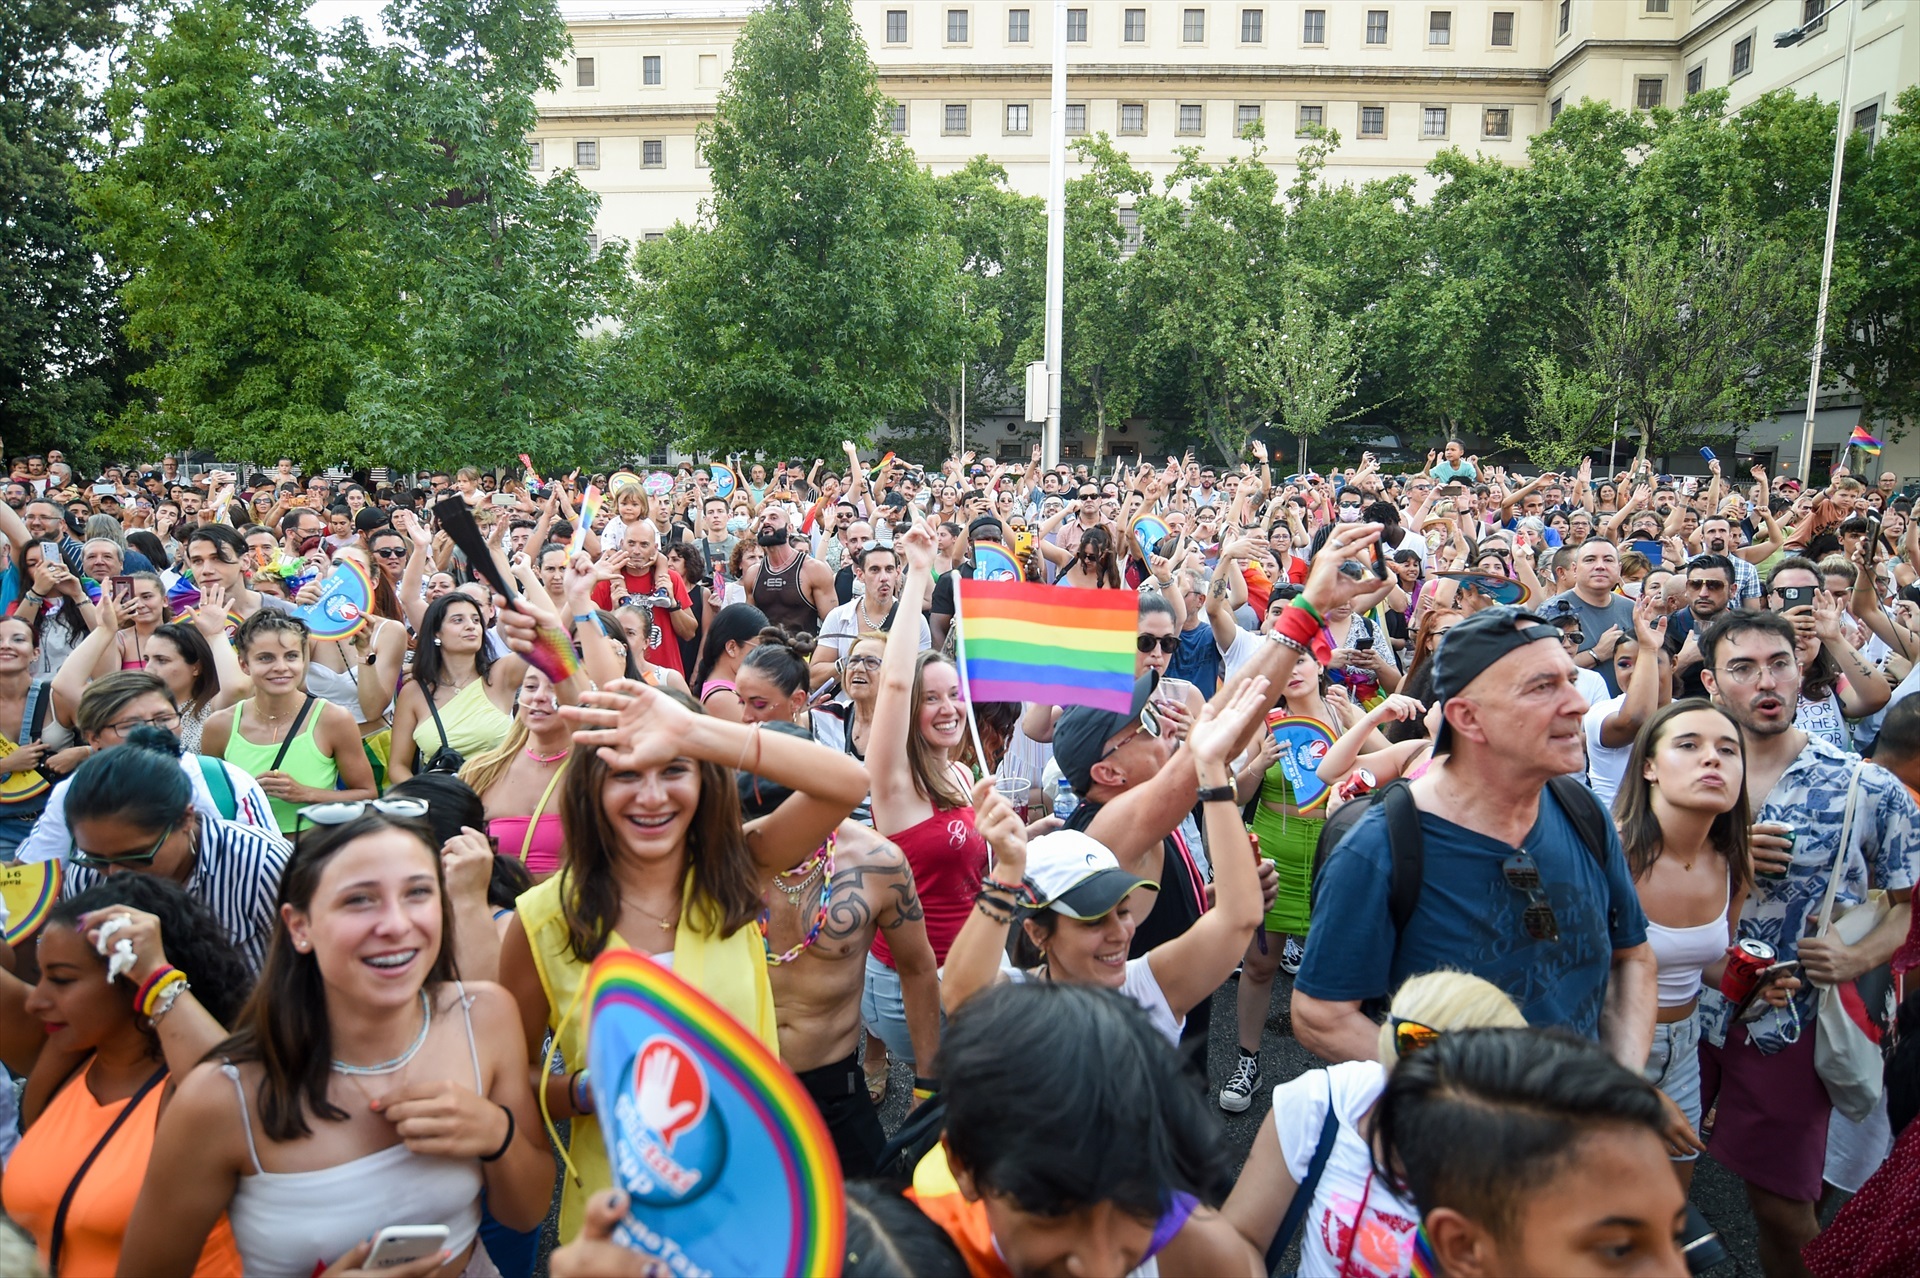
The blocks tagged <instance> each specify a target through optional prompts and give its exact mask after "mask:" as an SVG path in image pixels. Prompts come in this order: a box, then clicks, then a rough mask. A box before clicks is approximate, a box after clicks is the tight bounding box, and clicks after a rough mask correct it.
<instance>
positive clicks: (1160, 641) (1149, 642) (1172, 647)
mask: <svg viewBox="0 0 1920 1278" xmlns="http://www.w3.org/2000/svg"><path fill="white" fill-rule="evenodd" d="M1155 645H1158V646H1159V648H1160V651H1162V652H1165V653H1174V652H1178V651H1179V650H1180V636H1179V635H1135V636H1134V639H1133V646H1134V647H1135V648H1137V649H1139V650H1140V651H1141V652H1152V651H1153V649H1154V647H1155Z"/></svg>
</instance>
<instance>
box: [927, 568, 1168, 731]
mask: <svg viewBox="0 0 1920 1278" xmlns="http://www.w3.org/2000/svg"><path fill="white" fill-rule="evenodd" d="M957 584H958V586H959V590H958V592H957V595H956V600H957V604H958V608H957V615H956V616H955V617H954V622H955V623H956V624H957V625H958V626H959V627H960V660H961V668H962V671H963V673H964V674H965V675H966V678H967V696H968V698H969V699H970V700H972V701H1034V702H1040V703H1042V704H1045V705H1054V706H1094V707H1097V708H1098V709H1101V710H1117V711H1119V712H1120V713H1122V714H1125V713H1126V712H1127V710H1128V709H1129V708H1130V707H1131V706H1132V704H1133V660H1134V634H1135V633H1136V631H1137V630H1138V618H1139V613H1140V596H1139V595H1137V594H1135V593H1134V592H1133V591H1131V590H1063V589H1062V588H1060V587H1059V586H1045V585H1038V584H1035V583H1033V582H1025V581H978V580H971V579H966V580H962V581H960V582H959V583H957Z"/></svg>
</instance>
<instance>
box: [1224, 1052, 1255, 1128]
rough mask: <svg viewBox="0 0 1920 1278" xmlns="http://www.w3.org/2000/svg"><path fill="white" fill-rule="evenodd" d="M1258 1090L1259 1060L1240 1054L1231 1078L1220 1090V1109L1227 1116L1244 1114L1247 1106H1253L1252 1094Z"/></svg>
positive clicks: (1243, 1053)
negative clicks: (1225, 1112) (1224, 1111)
mask: <svg viewBox="0 0 1920 1278" xmlns="http://www.w3.org/2000/svg"><path fill="white" fill-rule="evenodd" d="M1259 1090H1260V1058H1259V1057H1258V1056H1248V1055H1247V1054H1246V1053H1245V1052H1242V1053H1240V1059H1239V1060H1237V1061H1235V1062H1234V1066H1233V1077H1232V1078H1229V1079H1228V1080H1227V1083H1226V1086H1224V1087H1222V1088H1221V1089H1220V1108H1221V1109H1224V1110H1226V1111H1227V1112H1228V1113H1229V1114H1244V1113H1245V1112H1246V1111H1247V1106H1249V1105H1251V1104H1253V1094H1254V1093H1255V1092H1257V1091H1259Z"/></svg>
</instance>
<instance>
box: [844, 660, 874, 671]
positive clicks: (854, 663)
mask: <svg viewBox="0 0 1920 1278" xmlns="http://www.w3.org/2000/svg"><path fill="white" fill-rule="evenodd" d="M879 668H880V658H878V657H848V658H847V669H849V670H878V669H879Z"/></svg>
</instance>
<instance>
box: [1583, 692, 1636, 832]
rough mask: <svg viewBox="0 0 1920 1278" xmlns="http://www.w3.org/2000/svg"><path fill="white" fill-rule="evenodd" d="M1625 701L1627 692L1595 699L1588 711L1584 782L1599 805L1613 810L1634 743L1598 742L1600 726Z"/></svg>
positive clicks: (1624, 703)
mask: <svg viewBox="0 0 1920 1278" xmlns="http://www.w3.org/2000/svg"><path fill="white" fill-rule="evenodd" d="M1626 704H1627V694H1626V693H1624V692H1623V693H1621V694H1620V695H1619V696H1617V697H1608V698H1607V699H1606V700H1605V701H1598V702H1595V703H1594V704H1593V706H1592V708H1590V709H1589V710H1588V711H1587V719H1586V726H1587V784H1588V785H1590V786H1592V787H1593V797H1594V798H1596V799H1598V800H1600V806H1601V807H1603V808H1605V809H1606V810H1607V811H1609V812H1611V811H1613V796H1614V795H1616V794H1618V793H1619V792H1620V779H1621V778H1622V777H1624V776H1626V774H1627V759H1628V757H1629V756H1630V755H1632V754H1633V742H1631V741H1629V742H1627V744H1625V745H1623V746H1605V745H1601V744H1600V725H1601V724H1602V723H1604V722H1605V721H1606V720H1607V719H1608V718H1609V717H1610V716H1612V715H1616V714H1618V713H1619V712H1620V707H1622V706H1624V705H1626Z"/></svg>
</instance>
